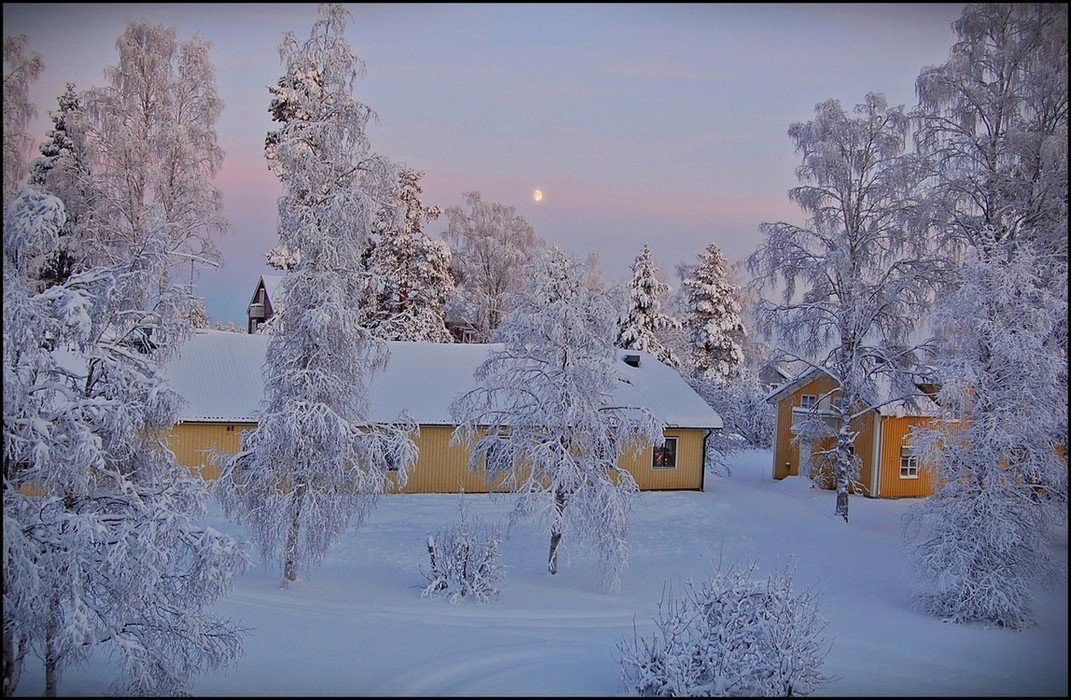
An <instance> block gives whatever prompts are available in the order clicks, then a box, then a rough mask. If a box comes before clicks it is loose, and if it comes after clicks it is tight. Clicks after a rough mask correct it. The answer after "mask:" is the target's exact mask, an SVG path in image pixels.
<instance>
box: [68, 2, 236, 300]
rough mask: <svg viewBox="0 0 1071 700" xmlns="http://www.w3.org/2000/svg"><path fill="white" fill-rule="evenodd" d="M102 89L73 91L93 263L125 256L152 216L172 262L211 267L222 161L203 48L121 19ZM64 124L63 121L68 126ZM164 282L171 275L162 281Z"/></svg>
mask: <svg viewBox="0 0 1071 700" xmlns="http://www.w3.org/2000/svg"><path fill="white" fill-rule="evenodd" d="M116 48H117V49H118V50H119V61H118V63H117V64H116V65H115V66H112V67H109V68H107V69H106V70H105V79H106V85H105V86H104V87H97V88H92V89H90V90H87V91H86V92H85V93H83V95H82V109H81V118H79V119H78V120H77V123H76V124H75V125H74V126H75V127H76V128H77V130H80V132H81V134H82V136H83V137H84V142H85V145H86V148H87V152H88V154H89V170H90V171H91V172H92V179H91V182H92V185H93V191H92V194H93V198H94V205H93V208H94V217H93V221H92V222H91V223H92V225H91V228H90V230H89V231H88V232H87V235H88V236H91V237H92V243H93V245H92V250H93V252H94V255H95V256H97V261H98V262H105V263H110V262H114V261H116V260H122V259H124V258H125V257H126V256H127V255H128V254H129V251H130V250H132V249H135V248H137V247H138V246H139V245H140V243H141V238H142V237H143V236H144V235H145V232H146V231H147V230H149V226H148V222H149V221H151V220H153V219H154V217H159V219H160V220H162V221H163V222H164V224H166V226H167V230H168V235H169V236H170V237H171V250H172V251H175V252H177V253H181V256H180V255H175V256H172V259H171V267H172V268H175V267H178V268H179V269H183V268H185V267H186V266H189V265H190V262H191V260H192V261H193V262H194V263H197V264H199V263H201V262H209V263H211V264H218V263H219V261H220V255H219V251H218V249H217V248H216V245H215V242H214V238H215V237H218V236H219V235H221V234H222V232H223V231H224V230H225V229H226V228H227V225H228V224H227V222H226V220H225V219H224V218H223V196H222V194H221V193H220V191H219V189H218V188H216V187H215V186H214V185H213V184H212V179H213V178H214V177H215V176H216V174H217V173H218V172H219V169H220V167H221V166H222V164H223V150H222V149H221V148H220V147H219V145H218V144H217V142H216V131H215V125H216V121H217V120H218V119H219V116H220V114H221V113H222V111H223V101H222V100H221V99H220V98H219V95H218V94H217V92H216V80H215V67H214V66H213V65H212V62H211V61H210V60H209V57H208V49H209V45H208V44H207V43H205V42H204V41H202V40H200V39H198V38H193V39H191V40H189V41H187V42H185V43H183V44H181V45H180V44H179V42H178V38H177V34H176V32H175V30H174V29H169V28H167V27H163V26H161V25H155V24H151V23H149V22H143V21H142V22H133V21H131V22H128V23H127V26H126V30H125V31H124V32H123V33H122V34H121V35H120V36H119V39H118V40H117V41H116ZM69 126H70V125H69ZM169 278H170V271H169V273H168V275H166V276H165V280H166V279H169Z"/></svg>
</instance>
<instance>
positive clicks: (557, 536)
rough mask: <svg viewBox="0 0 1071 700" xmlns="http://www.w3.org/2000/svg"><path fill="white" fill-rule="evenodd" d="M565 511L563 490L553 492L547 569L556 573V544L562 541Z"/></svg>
mask: <svg viewBox="0 0 1071 700" xmlns="http://www.w3.org/2000/svg"><path fill="white" fill-rule="evenodd" d="M564 512H565V492H564V491H555V492H554V522H553V523H552V524H551V526H550V557H549V559H548V560H547V570H548V571H550V573H551V574H556V573H558V546H559V545H560V544H561V541H562V514H563V513H564Z"/></svg>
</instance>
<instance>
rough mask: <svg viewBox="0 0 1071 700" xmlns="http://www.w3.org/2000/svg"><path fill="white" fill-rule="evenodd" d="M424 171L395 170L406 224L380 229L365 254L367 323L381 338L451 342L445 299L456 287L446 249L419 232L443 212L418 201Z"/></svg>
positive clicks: (448, 249) (441, 244) (442, 244)
mask: <svg viewBox="0 0 1071 700" xmlns="http://www.w3.org/2000/svg"><path fill="white" fill-rule="evenodd" d="M423 175H424V173H422V172H419V171H416V170H412V169H410V168H406V167H403V168H401V170H400V171H399V175H398V193H397V195H396V196H397V199H398V203H399V205H400V206H401V207H403V208H404V211H405V219H404V225H403V226H402V227H401V228H400V229H395V228H390V227H383V228H382V229H381V230H380V231H379V235H378V237H377V239H376V240H375V245H374V247H373V249H372V252H371V255H370V256H369V260H368V267H369V268H370V274H371V283H372V288H371V289H370V297H371V299H370V301H371V304H370V305H371V307H372V309H371V319H370V324H369V325H370V327H371V330H372V332H373V334H375V335H376V336H377V337H379V338H382V339H383V340H412V341H423V342H431V343H449V342H451V341H452V340H453V338H452V337H451V335H450V332H449V331H448V330H447V329H446V302H447V300H448V299H449V298H450V296H451V294H453V291H454V278H453V277H452V276H451V275H450V262H451V260H450V248H449V247H448V246H447V245H446V244H445V243H442V242H440V241H436V240H434V239H432V238H429V237H428V236H427V235H425V234H424V233H423V231H422V229H423V226H424V222H425V221H432V220H434V219H437V218H438V217H439V215H440V214H441V213H442V209H441V208H439V207H429V206H426V205H424V204H423V203H422V202H421V201H420V193H421V187H420V178H421V177H422V176H423Z"/></svg>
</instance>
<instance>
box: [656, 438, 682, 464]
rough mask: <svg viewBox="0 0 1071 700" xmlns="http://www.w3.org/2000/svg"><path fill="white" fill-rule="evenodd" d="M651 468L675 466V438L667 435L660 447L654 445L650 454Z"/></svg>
mask: <svg viewBox="0 0 1071 700" xmlns="http://www.w3.org/2000/svg"><path fill="white" fill-rule="evenodd" d="M651 468H652V469H676V468H677V438H674V437H668V438H666V441H665V443H663V445H662V446H661V447H658V446H655V448H654V451H653V452H652V454H651Z"/></svg>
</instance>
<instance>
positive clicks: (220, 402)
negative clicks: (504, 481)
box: [165, 330, 722, 493]
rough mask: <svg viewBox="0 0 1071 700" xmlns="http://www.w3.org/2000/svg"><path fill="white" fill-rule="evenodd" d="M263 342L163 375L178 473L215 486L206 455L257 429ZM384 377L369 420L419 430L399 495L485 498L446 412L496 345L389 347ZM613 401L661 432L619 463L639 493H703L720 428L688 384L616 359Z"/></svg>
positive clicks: (627, 356) (219, 344) (634, 359)
mask: <svg viewBox="0 0 1071 700" xmlns="http://www.w3.org/2000/svg"><path fill="white" fill-rule="evenodd" d="M268 341H269V336H264V335H250V334H242V333H227V332H221V331H212V330H199V331H197V332H195V333H194V334H193V335H192V336H191V337H190V338H189V339H188V340H187V341H186V343H185V344H184V345H183V346H182V347H181V348H180V349H179V350H178V352H177V353H176V355H175V356H174V357H173V358H172V360H171V361H169V363H168V364H167V366H166V367H165V374H166V375H167V378H168V381H169V383H170V384H171V386H172V387H173V388H174V389H175V390H176V391H177V392H178V393H179V395H181V396H182V397H183V399H185V405H184V407H183V409H182V410H181V411H180V414H179V421H178V423H177V424H176V425H175V426H174V428H173V430H172V431H171V434H170V436H169V439H168V446H169V447H170V449H171V450H172V451H173V452H174V453H175V456H176V459H177V461H178V463H179V464H182V465H184V466H186V467H188V468H189V469H190V470H191V471H193V472H195V473H199V474H201V475H202V476H203V477H204V478H205V479H207V480H212V479H215V478H217V477H218V476H219V474H218V471H217V469H216V468H215V467H214V466H213V464H212V461H211V458H210V453H211V452H212V451H214V450H218V451H220V452H223V453H234V452H237V451H238V449H239V446H240V435H241V433H242V432H244V431H246V430H251V429H253V428H254V427H256V420H257V418H256V417H257V414H258V412H259V410H260V406H261V402H262V400H263V396H264V379H263V365H264V359H265V353H266V350H267V345H268ZM387 345H388V348H389V351H390V359H389V361H388V363H387V366H386V368H385V369H384V370H383V371H382V372H381V373H379V374H377V375H375V376H374V377H373V378H372V380H371V382H370V384H369V405H370V407H371V414H370V416H369V419H370V421H371V422H374V423H389V422H392V421H394V420H397V419H398V417H399V416H400V415H401V414H402V412H403V411H404V412H405V413H407V414H408V415H409V416H410V417H412V418H413V420H414V421H415V422H416V423H417V424H418V426H419V433H418V434H416V435H414V436H413V441H414V443H415V444H416V446H417V449H418V456H417V459H416V462H415V464H414V465H413V467H412V468H411V469H410V470H409V479H408V483H407V484H406V485H405V487H404V488H403V489H401V491H402V492H403V493H456V492H458V491H461V490H464V491H465V492H466V493H481V492H487V491H488V490H490V488H491V487H489V485H488V484H486V483H485V481H484V473H483V471H482V470H481V471H478V472H475V473H474V472H472V471H470V470H469V468H468V459H469V454H470V451H469V449H468V447H467V446H464V445H451V444H450V439H451V437H452V435H453V431H454V428H455V424H454V422H453V420H452V419H451V417H450V410H449V409H450V404H451V403H452V402H453V401H454V399H455V398H456V397H458V396H460V395H461V394H463V393H464V392H466V391H469V390H471V389H473V388H475V386H476V384H475V380H474V379H473V372H474V371H475V369H476V368H477V367H478V366H479V365H480V364H481V363H482V362H483V361H484V360H485V359H487V357H488V355H489V353H490V352H491V351H492V350H493V349H495V348H496V347H501V346H495V345H475V344H464V343H410V342H388V343H387ZM618 360H619V361H618V363H617V365H616V366H615V367H614V371H615V372H616V373H617V375H618V379H619V380H620V381H619V382H618V383H617V391H616V394H615V398H616V400H617V401H618V402H620V403H621V404H622V405H626V406H637V407H643V408H646V409H648V410H649V411H651V413H652V414H653V415H654V416H655V418H656V419H658V420H660V421H661V422H663V423H664V425H665V431H664V434H665V438H666V444H665V445H664V446H662V447H658V448H656V447H652V446H651V445H646V446H641V447H640V449H639V450H638V451H637V452H635V453H634V454H627V453H626V454H625V455H623V456H622V459H621V463H620V464H621V466H623V467H624V468H626V469H628V470H629V472H630V473H631V474H632V475H633V477H634V478H635V479H636V483H637V484H638V485H639V487H640V489H641V490H699V491H701V490H703V487H704V471H705V470H704V464H703V457H704V453H705V445H706V439H707V436H708V435H709V433H710V431H711V430H717V429H720V428H721V427H722V420H721V417H720V416H718V415H717V413H715V412H714V411H713V410H712V409H711V408H710V407H709V406H708V405H707V404H706V402H704V401H703V399H702V398H700V397H699V395H698V394H696V393H695V392H694V391H693V390H692V389H691V387H689V386H688V384H687V383H686V382H685V381H684V379H683V378H682V377H681V376H680V375H679V374H678V373H677V372H676V371H675V370H674V369H672V368H671V367H668V366H666V365H664V364H662V363H661V362H659V361H658V360H656V359H655V358H654V357H653V356H651V355H649V354H648V353H645V352H642V351H636V350H620V351H618Z"/></svg>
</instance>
